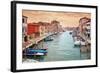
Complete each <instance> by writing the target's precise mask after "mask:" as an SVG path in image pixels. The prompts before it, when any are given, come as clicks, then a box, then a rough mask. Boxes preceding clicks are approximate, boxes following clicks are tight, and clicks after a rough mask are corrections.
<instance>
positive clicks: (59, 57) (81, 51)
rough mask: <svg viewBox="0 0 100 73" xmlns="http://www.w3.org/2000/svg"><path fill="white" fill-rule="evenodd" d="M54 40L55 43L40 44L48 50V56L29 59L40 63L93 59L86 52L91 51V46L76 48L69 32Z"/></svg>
mask: <svg viewBox="0 0 100 73" xmlns="http://www.w3.org/2000/svg"><path fill="white" fill-rule="evenodd" d="M52 38H53V41H48V42H44V41H42V42H40V43H39V44H38V46H39V47H43V48H48V49H47V51H48V53H47V55H46V56H29V57H27V58H28V59H30V60H36V61H39V62H46V61H66V60H84V59H90V58H91V57H90V52H86V50H88V49H90V45H89V46H81V47H74V41H73V37H72V35H70V34H69V31H66V32H62V33H59V34H58V35H53V36H52ZM27 58H26V59H27Z"/></svg>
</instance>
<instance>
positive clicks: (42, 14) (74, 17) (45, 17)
mask: <svg viewBox="0 0 100 73" xmlns="http://www.w3.org/2000/svg"><path fill="white" fill-rule="evenodd" d="M22 15H23V16H27V17H28V20H27V23H32V22H40V21H42V22H49V23H50V22H51V21H53V20H57V21H59V22H60V25H62V27H77V26H78V25H79V19H80V18H82V17H88V18H91V14H90V13H79V12H52V11H34V10H23V11H22Z"/></svg>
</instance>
